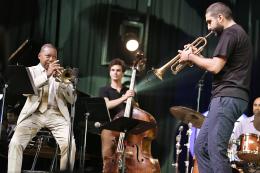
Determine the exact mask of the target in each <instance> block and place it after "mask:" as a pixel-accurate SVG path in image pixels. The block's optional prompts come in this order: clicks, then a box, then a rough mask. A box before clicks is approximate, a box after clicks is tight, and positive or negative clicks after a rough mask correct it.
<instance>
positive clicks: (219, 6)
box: [206, 2, 233, 20]
mask: <svg viewBox="0 0 260 173" xmlns="http://www.w3.org/2000/svg"><path fill="white" fill-rule="evenodd" d="M207 13H210V14H211V15H212V16H214V17H216V16H217V15H218V14H222V15H223V16H224V17H225V18H226V19H229V20H230V19H233V17H232V11H231V9H230V8H229V7H228V6H227V5H226V4H224V3H222V2H216V3H213V4H211V5H210V6H209V7H208V8H207V10H206V14H207Z"/></svg>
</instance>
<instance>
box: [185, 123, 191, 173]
mask: <svg viewBox="0 0 260 173" xmlns="http://www.w3.org/2000/svg"><path fill="white" fill-rule="evenodd" d="M188 127H189V129H188V130H187V137H188V142H187V143H186V144H185V146H186V147H187V153H186V161H185V167H186V169H185V173H188V172H189V165H190V136H191V133H192V130H191V128H192V124H191V123H189V124H188Z"/></svg>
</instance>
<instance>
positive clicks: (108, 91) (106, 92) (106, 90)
mask: <svg viewBox="0 0 260 173" xmlns="http://www.w3.org/2000/svg"><path fill="white" fill-rule="evenodd" d="M127 90H128V88H127V87H124V86H123V88H122V89H121V91H120V92H118V91H117V90H116V89H114V88H112V87H111V86H110V85H108V86H104V87H102V88H100V90H99V96H100V97H107V98H108V99H109V100H115V99H118V98H120V97H122V95H123V94H125V93H126V91H127ZM124 109H125V103H121V104H119V105H118V106H116V107H114V108H112V109H110V110H109V113H110V116H111V118H112V119H113V118H114V116H115V115H116V114H118V113H119V112H120V111H122V110H124Z"/></svg>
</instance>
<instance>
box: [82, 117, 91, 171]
mask: <svg viewBox="0 0 260 173" xmlns="http://www.w3.org/2000/svg"><path fill="white" fill-rule="evenodd" d="M89 115H90V113H89V112H87V113H85V116H86V117H85V118H86V121H85V134H84V146H83V150H82V152H83V153H82V158H81V161H80V167H81V172H82V173H84V169H85V157H86V146H87V133H88V117H89Z"/></svg>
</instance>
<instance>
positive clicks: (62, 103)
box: [17, 63, 74, 125]
mask: <svg viewBox="0 0 260 173" xmlns="http://www.w3.org/2000/svg"><path fill="white" fill-rule="evenodd" d="M29 70H30V73H31V76H32V79H33V82H34V84H35V86H36V88H37V91H38V95H33V94H31V95H26V96H27V100H26V102H25V104H24V107H23V109H22V111H21V113H20V115H19V117H18V120H17V125H18V124H19V123H21V122H22V121H23V120H25V119H26V118H27V117H29V116H31V115H32V114H33V113H34V112H35V111H36V110H37V108H38V106H39V105H40V103H41V99H42V95H43V86H44V85H46V84H48V78H47V74H46V72H45V71H44V69H43V67H42V66H41V64H40V63H39V64H38V65H36V66H32V67H29ZM61 85H62V86H63V87H61ZM55 88H56V96H55V98H56V101H57V105H58V108H59V110H60V112H61V114H62V115H63V116H64V117H65V119H66V120H67V121H70V114H69V110H68V107H67V103H70V104H72V103H73V101H74V95H73V86H72V84H68V85H66V86H65V85H64V84H61V83H60V82H56V81H55Z"/></svg>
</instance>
